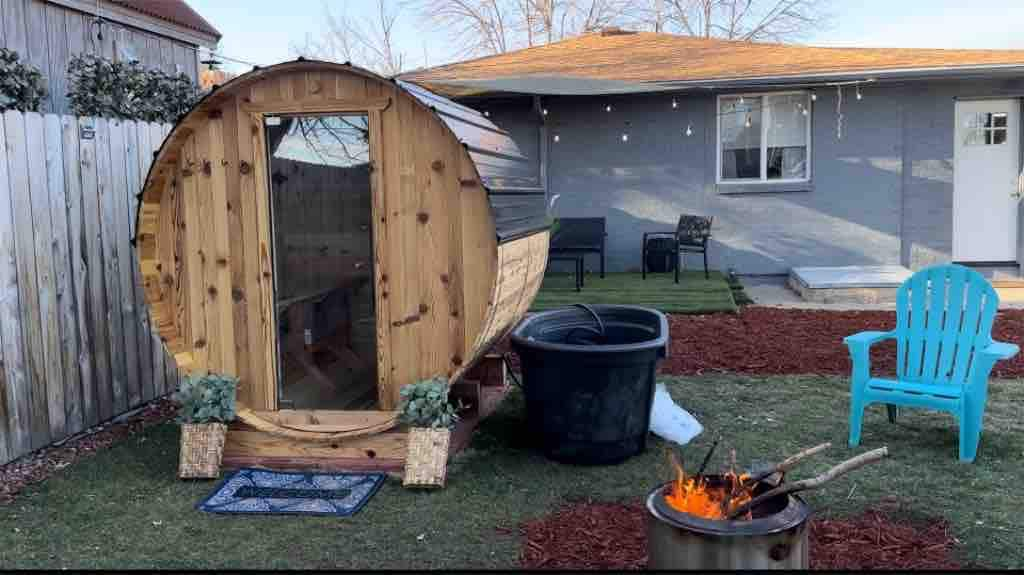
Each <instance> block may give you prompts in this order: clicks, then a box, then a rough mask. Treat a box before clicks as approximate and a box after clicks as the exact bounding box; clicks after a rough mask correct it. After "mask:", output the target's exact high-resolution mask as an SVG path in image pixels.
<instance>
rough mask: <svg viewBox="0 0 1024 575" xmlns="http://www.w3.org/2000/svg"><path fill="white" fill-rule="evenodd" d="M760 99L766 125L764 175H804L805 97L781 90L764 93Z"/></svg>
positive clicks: (771, 177) (791, 177)
mask: <svg viewBox="0 0 1024 575" xmlns="http://www.w3.org/2000/svg"><path fill="white" fill-rule="evenodd" d="M764 102H765V109H764V121H765V125H766V127H767V129H766V130H765V135H766V137H767V142H766V144H765V145H766V146H767V154H768V162H767V164H768V165H767V171H768V174H767V178H768V179H769V180H801V179H804V178H806V177H807V122H808V121H809V119H810V114H809V108H808V106H809V105H810V102H809V98H808V97H807V95H806V94H783V95H781V96H765V98H764Z"/></svg>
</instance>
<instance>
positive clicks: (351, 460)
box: [222, 356, 509, 473]
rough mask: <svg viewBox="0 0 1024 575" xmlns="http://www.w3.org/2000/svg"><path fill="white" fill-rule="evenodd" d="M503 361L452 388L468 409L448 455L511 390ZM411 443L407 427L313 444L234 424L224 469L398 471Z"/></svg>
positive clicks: (486, 364) (485, 365)
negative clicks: (506, 378) (506, 380)
mask: <svg viewBox="0 0 1024 575" xmlns="http://www.w3.org/2000/svg"><path fill="white" fill-rule="evenodd" d="M500 357H501V356H488V357H487V358H485V359H484V360H483V361H482V362H481V367H480V370H473V371H471V372H470V373H469V374H467V376H468V375H473V376H475V377H483V378H484V379H483V381H481V380H469V379H468V377H467V379H466V380H465V381H462V382H459V383H458V384H456V386H455V387H453V389H452V393H453V394H456V395H458V396H459V397H460V398H462V399H463V402H464V403H467V404H469V405H470V408H469V410H468V412H467V413H466V414H464V415H463V416H462V419H461V420H460V421H459V423H458V424H457V425H456V426H455V430H454V431H453V432H452V438H451V443H450V448H449V450H450V451H449V454H450V455H454V454H456V453H458V452H459V451H461V450H462V449H464V448H465V447H466V446H468V445H469V443H470V441H471V440H472V438H473V432H474V431H475V430H476V428H477V426H479V425H480V422H481V421H482V420H483V419H484V418H485V417H487V416H488V415H490V414H491V413H493V412H494V410H495V409H497V407H498V405H499V404H500V403H501V400H502V399H504V397H505V394H506V393H507V392H508V389H509V388H508V387H507V386H506V385H505V384H504V377H505V370H504V364H503V363H501V362H500ZM496 362H497V363H496ZM498 378H500V380H499V379H498ZM407 441H408V433H407V431H406V429H405V428H404V427H398V428H394V429H391V430H389V431H386V432H384V433H379V434H376V435H370V436H366V437H357V438H353V439H348V440H342V441H338V442H335V443H314V442H309V441H298V440H294V439H289V438H284V437H279V436H275V435H271V434H268V433H264V432H261V431H257V430H255V429H253V428H251V427H249V426H247V425H246V424H244V423H242V422H239V421H236V422H234V423H232V424H231V426H230V427H229V428H228V437H227V443H226V444H225V446H224V460H223V462H222V467H223V468H224V469H237V468H240V467H263V468H267V469H280V470H318V471H383V472H396V473H400V472H402V471H403V470H404V468H405V452H406V447H407Z"/></svg>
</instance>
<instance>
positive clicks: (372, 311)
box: [135, 59, 548, 468]
mask: <svg viewBox="0 0 1024 575" xmlns="http://www.w3.org/2000/svg"><path fill="white" fill-rule="evenodd" d="M544 197H545V196H544V189H543V187H542V186H541V185H540V182H539V181H538V178H537V176H536V174H535V173H534V170H533V169H532V167H531V164H530V163H529V161H528V160H527V159H526V158H525V157H523V155H522V154H521V153H520V151H519V149H518V148H517V146H516V145H515V143H514V142H513V141H512V139H511V138H510V137H509V136H508V134H507V133H506V132H504V131H503V130H501V129H500V128H498V127H497V126H495V125H494V124H493V123H491V122H490V121H489V120H488V119H487V118H485V117H484V116H483V115H481V114H479V113H477V112H476V111H474V110H472V109H470V108H467V107H465V106H462V105H459V104H456V103H454V102H452V101H449V100H447V99H445V98H442V97H440V96H437V95H435V94H433V93H431V92H429V91H427V90H425V89H423V88H421V87H418V86H415V85H412V84H408V83H404V82H402V81H394V80H388V79H384V78H381V77H379V76H377V75H375V74H373V73H370V72H367V71H365V70H361V69H359V68H356V67H353V66H350V65H347V64H336V63H328V62H316V61H307V60H301V59H300V60H297V61H294V62H286V63H282V64H278V65H275V66H271V67H267V68H258V69H255V70H253V71H252V72H249V73H247V74H245V75H242V76H239V77H237V78H235V79H233V80H231V81H230V82H228V83H227V84H225V85H223V86H220V87H218V88H216V89H214V90H213V91H212V92H211V93H210V94H209V95H207V96H206V97H205V98H204V99H203V100H201V101H200V102H199V103H198V104H197V105H196V106H195V107H194V108H193V109H192V110H191V111H190V112H189V113H188V114H186V115H185V116H184V117H183V118H182V119H181V120H180V121H179V122H178V124H177V125H176V126H175V127H174V129H173V130H171V132H170V133H169V134H168V136H167V138H166V140H165V141H164V143H163V145H162V147H161V148H160V150H159V152H157V154H156V158H155V160H154V162H153V165H152V168H151V169H150V172H149V174H148V176H147V178H146V183H145V187H144V188H143V190H142V192H141V194H140V199H141V201H140V204H139V212H138V215H137V218H138V226H137V227H136V229H137V235H136V237H135V245H136V253H137V254H138V259H139V266H140V268H141V274H142V278H143V283H144V288H145V294H146V299H147V301H148V303H149V308H150V313H151V315H152V320H153V324H154V325H155V326H157V327H158V328H159V332H160V336H161V339H162V340H163V341H164V344H165V345H166V346H167V348H168V350H169V351H170V352H171V353H172V354H173V356H174V358H175V360H176V361H177V364H178V367H179V369H180V370H182V371H183V372H185V373H196V372H199V373H203V372H218V373H225V374H231V375H235V376H237V377H238V378H239V389H238V421H236V422H235V423H234V424H232V426H231V428H230V431H229V434H228V444H227V446H226V448H225V463H226V465H229V466H230V465H243V464H265V465H268V466H273V465H274V464H280V465H283V466H288V467H296V466H300V467H301V466H311V467H321V468H327V467H332V465H331V462H332V461H333V462H336V461H345V462H348V463H350V464H351V463H352V462H353V461H358V460H363V461H364V462H365V460H367V459H379V460H382V461H390V462H392V463H393V464H395V465H400V463H401V460H402V458H403V457H404V451H405V432H404V431H403V430H402V429H401V427H400V426H399V425H398V424H397V418H396V412H395V409H396V407H397V405H398V402H399V391H400V390H401V388H402V387H403V386H405V385H408V384H410V383H413V382H415V381H417V380H420V379H425V378H429V377H434V376H444V377H447V378H448V379H449V381H451V382H453V383H454V382H456V381H458V380H459V379H460V377H461V376H462V375H464V374H465V373H466V371H467V370H468V369H469V368H470V367H471V366H473V365H474V363H475V362H477V361H478V360H479V359H480V358H481V357H482V355H483V354H484V353H485V352H486V351H487V350H488V349H489V348H490V347H491V346H492V345H493V344H494V343H495V342H496V341H497V340H498V339H499V338H501V337H502V336H504V335H505V334H506V333H507V332H508V331H509V330H510V329H511V328H512V327H513V325H514V324H515V323H516V322H517V321H518V320H519V319H520V317H522V315H523V314H524V313H525V312H526V311H527V309H528V308H529V306H530V304H531V302H532V300H533V298H534V296H535V295H536V293H537V290H538V288H539V287H540V282H541V278H542V276H543V272H544V267H545V265H546V261H547V249H548V223H547V218H546V214H545V199H544ZM396 462H397V463H396Z"/></svg>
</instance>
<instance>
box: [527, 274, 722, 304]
mask: <svg viewBox="0 0 1024 575" xmlns="http://www.w3.org/2000/svg"><path fill="white" fill-rule="evenodd" d="M574 303H605V304H631V305H642V306H647V307H652V308H654V309H657V310H661V311H663V312H666V313H712V312H719V311H729V312H732V311H736V302H735V301H734V300H733V296H732V290H731V289H730V288H729V284H728V283H726V281H725V277H724V276H723V275H722V274H721V273H720V272H717V271H712V272H711V279H708V280H706V279H704V272H703V271H699V272H697V271H687V272H682V273H680V274H679V283H678V284H676V283H675V282H674V276H673V274H670V273H663V274H647V279H646V280H643V279H641V275H640V274H638V273H608V274H605V278H604V279H601V276H600V275H598V274H587V275H586V283H585V284H584V286H583V290H582V291H579V292H577V291H576V284H575V283H574V281H573V276H572V274H562V273H550V274H548V275H546V276H545V277H544V282H543V283H542V284H541V286H540V292H539V293H538V294H537V298H536V299H535V300H534V301H533V306H532V307H531V308H530V310H531V311H543V310H546V309H551V308H555V307H560V306H564V305H569V304H574Z"/></svg>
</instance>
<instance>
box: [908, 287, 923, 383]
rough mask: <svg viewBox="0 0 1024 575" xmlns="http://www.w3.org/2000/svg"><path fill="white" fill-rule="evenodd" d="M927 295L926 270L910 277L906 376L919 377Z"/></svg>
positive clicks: (910, 377)
mask: <svg viewBox="0 0 1024 575" xmlns="http://www.w3.org/2000/svg"><path fill="white" fill-rule="evenodd" d="M927 295H928V271H927V270H924V271H920V272H917V273H916V274H914V275H913V276H911V277H910V331H908V332H907V371H906V378H907V379H911V380H917V379H919V378H920V377H921V355H922V353H921V352H922V351H923V349H922V348H923V347H924V317H925V311H924V306H925V301H926V299H925V298H926V297H927Z"/></svg>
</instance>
